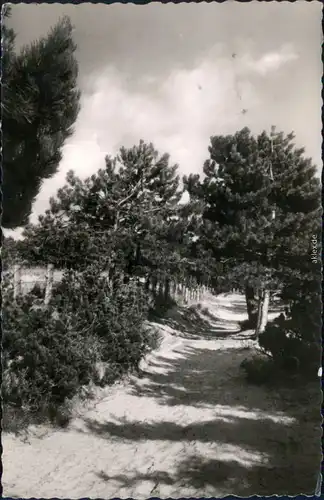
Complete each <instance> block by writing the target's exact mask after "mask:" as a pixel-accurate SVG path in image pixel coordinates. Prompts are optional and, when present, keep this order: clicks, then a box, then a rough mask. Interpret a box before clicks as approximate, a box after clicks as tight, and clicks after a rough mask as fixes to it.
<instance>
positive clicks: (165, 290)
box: [164, 278, 170, 302]
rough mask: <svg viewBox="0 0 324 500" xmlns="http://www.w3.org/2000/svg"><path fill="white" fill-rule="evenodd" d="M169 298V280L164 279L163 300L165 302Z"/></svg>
mask: <svg viewBox="0 0 324 500" xmlns="http://www.w3.org/2000/svg"><path fill="white" fill-rule="evenodd" d="M169 298H170V280H169V278H166V280H165V288H164V300H165V301H166V302H167V301H168V300H169Z"/></svg>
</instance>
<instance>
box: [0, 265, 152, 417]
mask: <svg viewBox="0 0 324 500" xmlns="http://www.w3.org/2000/svg"><path fill="white" fill-rule="evenodd" d="M115 285H116V286H115V287H113V288H112V287H111V286H110V285H109V284H108V283H107V280H106V278H104V277H102V276H101V275H100V272H99V271H98V270H97V269H96V268H88V269H87V270H86V271H85V272H83V273H79V274H77V273H68V272H67V273H65V275H64V277H63V280H62V282H61V283H60V284H58V285H56V286H55V287H54V290H53V296H52V299H51V302H50V304H49V306H48V307H46V308H45V307H44V306H43V305H42V302H41V301H39V300H36V299H35V297H34V295H33V294H32V293H29V294H27V295H26V296H23V297H20V298H19V300H18V301H17V303H13V301H12V289H11V288H10V286H9V287H7V289H6V290H5V293H4V294H3V295H4V301H3V310H4V314H3V316H4V317H3V331H4V334H3V351H4V356H3V367H4V371H3V386H2V397H3V401H4V403H5V404H7V405H10V406H15V407H16V408H26V409H28V411H31V412H44V411H46V412H47V413H48V415H49V416H50V417H51V419H52V420H55V421H56V422H57V423H59V424H60V425H65V423H66V422H68V419H69V412H66V407H65V403H66V401H67V400H69V399H70V398H72V397H73V396H74V395H75V394H76V393H77V392H78V390H79V389H80V388H81V386H83V385H86V384H88V383H89V382H90V381H94V382H95V383H100V385H102V384H105V383H111V382H113V381H114V380H116V378H118V377H119V376H120V375H121V374H122V373H124V372H125V371H126V370H129V369H131V368H133V367H137V366H138V364H139V362H140V360H141V358H142V357H143V356H144V354H145V353H146V352H147V351H148V350H149V349H150V348H151V345H152V342H154V336H152V334H151V331H150V329H149V327H148V326H147V325H146V324H145V319H146V315H147V308H148V306H147V297H146V295H145V292H144V290H143V289H142V288H141V287H140V286H138V284H136V283H132V282H131V283H129V284H127V285H123V284H122V283H121V282H120V283H118V284H116V283H115ZM98 363H102V364H104V365H105V373H104V375H103V377H99V376H98V373H97V370H96V367H97V366H98Z"/></svg>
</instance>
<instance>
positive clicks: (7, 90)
mask: <svg viewBox="0 0 324 500" xmlns="http://www.w3.org/2000/svg"><path fill="white" fill-rule="evenodd" d="M6 12H7V14H5V16H8V11H6ZM2 48H3V54H2V89H1V90H2V99H1V101H2V102H1V111H2V141H3V142H2V169H3V186H2V191H3V193H4V196H3V201H2V203H3V207H2V208H3V215H2V226H3V227H5V228H16V227H18V226H23V225H24V224H26V222H27V221H28V217H29V215H30V213H31V209H32V203H33V202H34V200H35V198H36V196H37V194H38V192H39V189H40V187H41V183H42V181H43V180H44V179H47V178H49V177H51V176H52V175H54V174H55V173H56V171H57V169H58V166H59V163H60V161H61V158H62V146H63V145H64V143H65V141H66V139H67V138H68V137H69V136H70V135H71V133H72V125H73V124H74V122H75V120H76V117H77V115H78V111H79V98H80V95H79V91H78V88H77V74H78V66H77V62H76V59H75V55H74V54H75V50H76V46H75V44H74V42H73V40H72V26H71V23H70V21H69V19H68V18H63V19H62V20H60V21H59V22H58V23H57V25H56V26H55V27H54V28H53V29H52V30H51V32H50V33H49V34H48V35H47V36H46V37H43V38H41V39H40V40H37V41H35V42H33V43H32V44H30V45H29V46H25V47H23V48H22V49H21V50H20V52H19V53H16V51H15V34H14V32H13V30H12V29H9V28H8V27H7V26H6V23H4V26H3V33H2Z"/></svg>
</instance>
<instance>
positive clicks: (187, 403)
mask: <svg viewBox="0 0 324 500" xmlns="http://www.w3.org/2000/svg"><path fill="white" fill-rule="evenodd" d="M203 307H208V311H209V313H208V311H205V314H197V313H194V312H192V311H190V310H188V309H184V308H183V309H179V310H178V311H174V312H173V314H170V316H169V318H168V319H167V320H165V322H164V324H163V325H162V326H161V325H159V328H160V329H162V332H163V342H162V344H161V346H160V348H159V349H158V350H157V351H156V352H155V353H152V354H150V355H149V356H148V358H147V360H146V362H145V363H144V364H143V368H144V370H145V374H144V376H143V377H142V378H136V377H131V378H130V379H129V380H128V381H127V382H124V383H123V384H116V385H115V386H113V387H111V388H109V392H108V396H107V395H106V397H104V398H103V399H101V400H98V402H97V404H96V405H95V406H94V407H93V409H92V410H91V411H89V410H88V411H84V414H83V415H79V417H78V418H75V419H74V420H73V421H72V423H71V424H70V426H69V427H68V428H67V429H65V430H57V431H55V430H52V429H51V430H49V431H48V432H47V434H45V436H43V437H41V438H40V437H37V436H36V435H35V434H33V433H30V435H29V438H28V440H27V441H26V442H23V441H22V440H21V439H19V438H18V437H15V436H13V435H9V434H4V435H3V437H2V444H3V456H2V460H3V477H2V484H3V495H4V496H10V497H14V496H16V497H25V498H29V497H38V498H39V497H43V498H51V497H59V498H81V497H92V498H113V497H120V498H126V497H132V498H137V499H144V498H149V497H153V496H154V497H159V498H166V497H173V498H179V497H211V496H213V497H222V496H225V495H228V494H236V495H239V496H249V495H253V494H260V495H262V494H263V495H270V494H284V493H286V494H290V495H294V494H297V493H303V494H313V492H314V490H315V485H316V475H317V471H318V468H319V464H320V447H319V443H320V427H319V424H320V421H319V418H315V420H314V418H313V419H312V418H311V417H309V418H308V416H309V415H310V413H312V414H313V413H314V410H313V409H312V408H313V407H312V408H310V407H308V406H307V399H306V402H305V404H304V407H303V406H301V405H300V404H299V405H297V406H298V411H297V410H296V408H295V406H296V405H295V406H294V405H291V404H288V403H287V404H285V403H284V401H283V398H282V397H281V396H280V395H279V394H278V393H275V392H273V391H269V390H267V389H265V388H262V387H255V386H250V385H247V383H246V382H245V380H244V377H243V374H242V373H241V371H240V368H239V365H240V362H241V361H242V360H243V359H244V358H246V357H247V356H250V355H251V352H252V351H253V347H251V349H248V346H249V345H250V346H251V341H249V340H247V339H246V338H244V334H241V333H239V332H238V324H237V321H239V320H241V319H245V317H246V316H245V305H244V299H243V297H241V296H239V295H230V296H224V295H222V296H218V297H210V298H209V299H208V300H206V302H205V303H204V304H203ZM106 394H107V389H106ZM315 410H316V409H315ZM318 411H319V410H318Z"/></svg>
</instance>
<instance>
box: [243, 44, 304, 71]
mask: <svg viewBox="0 0 324 500" xmlns="http://www.w3.org/2000/svg"><path fill="white" fill-rule="evenodd" d="M297 59H298V54H297V53H296V52H295V51H294V50H293V48H292V46H291V45H283V46H282V47H281V48H280V50H279V51H277V52H276V51H272V52H267V53H265V54H263V55H262V56H261V57H259V58H258V59H253V58H252V57H251V56H250V55H247V56H245V57H244V58H242V63H243V66H245V67H246V69H247V70H248V71H251V72H255V73H257V74H259V75H261V76H266V75H268V74H269V73H273V72H276V71H278V70H279V69H281V68H282V67H283V66H285V65H286V64H287V63H289V62H291V61H295V60H297Z"/></svg>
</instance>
